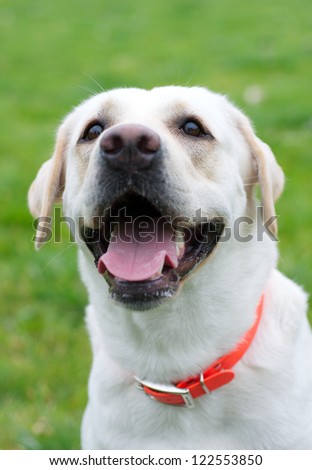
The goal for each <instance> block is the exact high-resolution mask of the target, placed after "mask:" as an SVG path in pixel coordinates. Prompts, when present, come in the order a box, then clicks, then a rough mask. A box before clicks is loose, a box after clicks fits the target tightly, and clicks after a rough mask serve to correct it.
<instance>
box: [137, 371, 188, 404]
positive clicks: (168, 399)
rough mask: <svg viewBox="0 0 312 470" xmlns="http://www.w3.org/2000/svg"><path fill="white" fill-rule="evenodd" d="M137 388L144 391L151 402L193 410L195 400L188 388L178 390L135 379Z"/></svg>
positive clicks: (172, 386)
mask: <svg viewBox="0 0 312 470" xmlns="http://www.w3.org/2000/svg"><path fill="white" fill-rule="evenodd" d="M134 379H135V381H136V383H137V388H138V389H139V390H142V391H143V392H144V393H145V394H146V395H147V396H148V397H149V398H150V399H151V400H156V401H159V402H162V403H165V404H167V405H173V406H178V407H181V408H193V407H194V406H195V403H194V399H193V397H192V395H191V392H190V390H189V389H188V388H178V387H175V386H174V385H164V384H157V383H154V382H150V381H148V380H142V379H139V378H138V377H134Z"/></svg>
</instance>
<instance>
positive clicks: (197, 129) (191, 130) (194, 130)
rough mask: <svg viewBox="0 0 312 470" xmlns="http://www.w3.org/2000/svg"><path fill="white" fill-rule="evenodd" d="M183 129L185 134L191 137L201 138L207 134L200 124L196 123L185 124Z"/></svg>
mask: <svg viewBox="0 0 312 470" xmlns="http://www.w3.org/2000/svg"><path fill="white" fill-rule="evenodd" d="M181 129H182V131H183V132H184V133H185V134H187V135H191V136H193V137H200V136H202V135H205V134H206V133H205V131H204V130H203V128H202V127H201V126H200V124H198V123H197V122H196V121H187V122H185V123H184V124H183V126H182V127H181Z"/></svg>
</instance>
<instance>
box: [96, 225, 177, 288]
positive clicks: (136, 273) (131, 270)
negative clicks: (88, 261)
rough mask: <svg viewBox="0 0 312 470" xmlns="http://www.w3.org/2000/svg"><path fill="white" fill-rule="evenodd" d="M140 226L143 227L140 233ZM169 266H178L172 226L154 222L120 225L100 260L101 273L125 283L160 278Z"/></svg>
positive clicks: (99, 269) (99, 268)
mask: <svg viewBox="0 0 312 470" xmlns="http://www.w3.org/2000/svg"><path fill="white" fill-rule="evenodd" d="M139 225H141V230H140V227H139ZM164 264H166V265H167V266H170V267H172V268H176V267H177V266H178V257H177V250H176V243H175V241H174V237H173V231H172V229H171V227H170V225H169V224H168V223H167V224H157V221H155V220H153V219H146V220H144V225H143V222H142V219H141V224H139V223H135V222H134V223H133V224H132V223H129V222H128V223H124V224H119V226H118V233H117V235H112V237H111V240H110V243H109V247H108V250H107V252H106V253H105V254H104V255H102V256H101V258H100V259H99V263H98V271H99V273H100V274H103V273H104V272H105V271H106V270H107V271H109V272H110V274H112V275H113V276H115V277H118V278H120V279H122V280H125V281H144V280H147V279H150V278H156V277H159V276H160V273H161V270H162V268H163V266H164Z"/></svg>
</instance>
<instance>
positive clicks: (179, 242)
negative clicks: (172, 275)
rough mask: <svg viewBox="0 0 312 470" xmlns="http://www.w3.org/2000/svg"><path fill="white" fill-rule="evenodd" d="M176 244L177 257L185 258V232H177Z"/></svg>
mask: <svg viewBox="0 0 312 470" xmlns="http://www.w3.org/2000/svg"><path fill="white" fill-rule="evenodd" d="M175 244H176V251H177V257H178V258H179V257H181V256H183V253H184V248H185V243H184V233H183V232H180V231H178V232H176V236H175Z"/></svg>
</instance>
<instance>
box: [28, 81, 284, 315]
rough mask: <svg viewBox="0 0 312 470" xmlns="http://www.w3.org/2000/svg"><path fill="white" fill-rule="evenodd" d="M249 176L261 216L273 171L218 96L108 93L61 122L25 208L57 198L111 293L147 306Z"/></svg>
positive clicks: (247, 196)
mask: <svg viewBox="0 0 312 470" xmlns="http://www.w3.org/2000/svg"><path fill="white" fill-rule="evenodd" d="M258 181H259V182H260V186H261V191H262V200H263V206H264V214H265V217H269V216H271V215H273V214H274V205H273V202H274V200H275V199H276V198H277V197H278V195H279V194H280V192H281V190H282V186H283V176H282V172H281V170H280V168H279V167H278V165H277V164H276V161H275V159H274V156H273V154H272V152H271V151H270V149H269V148H268V147H267V146H266V145H265V144H263V143H262V142H261V141H260V140H259V139H258V138H257V137H256V136H255V135H254V133H253V130H252V128H251V126H250V124H249V121H248V120H247V118H246V117H245V116H244V115H243V114H242V113H241V112H240V111H238V110H237V109H236V108H234V107H233V106H232V105H231V104H230V103H229V102H228V101H227V100H226V99H225V98H224V97H222V96H220V95H217V94H215V93H212V92H210V91H208V90H205V89H202V88H181V87H164V88H155V89H153V90H151V91H146V90H139V89H120V90H113V91H110V92H106V93H101V94H99V95H97V96H94V97H92V98H90V99H89V100H87V101H86V102H84V103H82V104H81V105H80V106H79V107H77V108H76V109H75V110H74V111H73V112H72V113H71V114H70V115H69V116H68V117H67V118H66V119H65V121H64V123H63V124H62V126H61V127H60V129H59V133H58V137H57V142H56V149H55V153H54V155H53V157H52V159H50V160H49V161H48V162H46V163H45V164H44V165H43V167H42V169H41V170H40V172H39V173H38V176H37V178H36V180H35V182H34V183H33V185H32V187H31V190H30V193H29V204H30V209H31V211H32V213H33V215H34V216H43V217H46V216H48V215H50V213H51V210H52V205H53V203H54V201H55V199H57V198H58V197H60V196H61V194H62V195H63V205H64V213H65V215H66V216H69V217H71V218H72V219H73V220H74V221H75V232H76V239H77V243H78V244H79V245H80V247H81V249H82V250H84V252H85V253H86V254H87V256H89V257H90V258H91V257H92V258H94V261H95V266H94V269H97V270H98V271H99V276H100V275H104V277H105V279H106V281H107V282H108V284H109V286H110V292H111V294H112V296H113V298H114V299H115V300H117V301H119V302H121V303H124V304H125V305H126V306H128V307H133V308H137V309H148V308H151V307H154V306H155V305H157V304H158V303H160V302H161V301H162V300H164V299H168V298H170V297H172V296H173V295H175V294H176V293H177V292H178V290H179V287H180V285H181V284H182V283H183V282H184V281H185V280H187V278H188V276H189V275H190V273H191V272H194V270H195V268H200V266H201V265H203V264H204V263H206V262H208V263H209V257H210V256H211V254H212V253H213V252H214V251H215V250H216V249H218V239H219V237H220V235H221V234H222V232H223V230H224V227H225V226H230V227H231V226H232V225H233V223H234V220H235V218H237V217H239V216H243V215H245V214H247V210H248V207H250V204H251V200H252V189H253V186H254V184H255V183H256V182H258ZM273 230H276V227H274V228H273ZM37 240H38V243H37V244H38V245H39V243H40V237H39V238H37Z"/></svg>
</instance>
